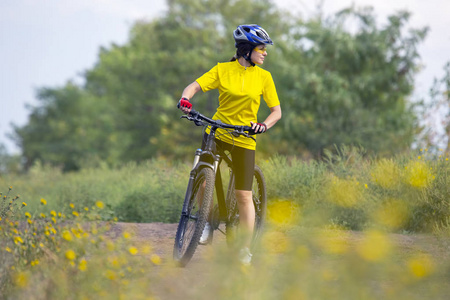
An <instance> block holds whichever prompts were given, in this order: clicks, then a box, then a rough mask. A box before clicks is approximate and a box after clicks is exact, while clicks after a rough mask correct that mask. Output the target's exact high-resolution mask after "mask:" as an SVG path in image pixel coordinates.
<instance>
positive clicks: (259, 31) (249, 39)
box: [233, 24, 273, 46]
mask: <svg viewBox="0 0 450 300" xmlns="http://www.w3.org/2000/svg"><path fill="white" fill-rule="evenodd" d="M233 36H234V40H235V42H236V43H235V46H237V45H238V44H240V43H250V44H252V45H254V46H257V45H261V44H264V45H273V42H272V40H271V39H270V37H269V34H268V33H267V32H266V31H265V30H264V28H262V27H261V26H259V25H256V24H250V25H239V26H238V27H237V28H236V30H235V31H234V32H233Z"/></svg>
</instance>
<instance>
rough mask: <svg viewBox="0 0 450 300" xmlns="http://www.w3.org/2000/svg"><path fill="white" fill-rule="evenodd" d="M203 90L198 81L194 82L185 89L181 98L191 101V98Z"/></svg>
mask: <svg viewBox="0 0 450 300" xmlns="http://www.w3.org/2000/svg"><path fill="white" fill-rule="evenodd" d="M201 90H202V88H201V87H200V84H198V82H197V81H194V82H193V83H191V84H190V85H188V86H187V87H186V88H185V89H184V91H183V93H182V94H181V98H183V97H186V98H188V99H189V100H191V98H192V97H194V95H195V94H196V93H197V92H199V91H201Z"/></svg>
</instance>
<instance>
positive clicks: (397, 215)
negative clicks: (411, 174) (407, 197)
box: [373, 199, 409, 229]
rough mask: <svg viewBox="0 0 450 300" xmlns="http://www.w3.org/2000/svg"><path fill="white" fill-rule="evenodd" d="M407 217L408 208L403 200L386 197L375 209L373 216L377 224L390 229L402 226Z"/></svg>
mask: <svg viewBox="0 0 450 300" xmlns="http://www.w3.org/2000/svg"><path fill="white" fill-rule="evenodd" d="M408 217H409V209H408V206H407V205H406V203H405V202H404V201H401V200H398V199H388V200H387V201H385V202H384V203H383V204H382V205H381V206H380V207H379V208H378V209H377V210H375V212H374V215H373V218H374V221H375V222H376V223H378V224H381V225H383V226H386V227H388V228H390V229H398V228H400V227H401V226H403V225H404V224H405V223H406V221H407V220H408Z"/></svg>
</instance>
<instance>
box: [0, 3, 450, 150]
mask: <svg viewBox="0 0 450 300" xmlns="http://www.w3.org/2000/svg"><path fill="white" fill-rule="evenodd" d="M273 2H274V3H276V4H277V5H279V6H281V7H283V8H288V9H289V10H291V11H297V12H298V13H300V14H301V15H302V16H304V17H306V18H307V17H308V16H311V15H312V14H313V13H315V12H316V8H317V5H318V4H320V3H321V5H322V8H323V11H324V12H325V14H331V13H334V12H336V11H338V10H340V9H342V8H345V7H348V6H350V5H352V4H354V5H355V6H357V7H358V6H368V5H369V6H373V7H374V12H375V14H376V15H377V21H378V23H379V24H380V25H382V24H383V23H386V16H388V15H390V14H392V13H394V12H395V11H398V10H408V11H410V12H411V13H412V17H411V19H410V22H409V23H408V26H409V27H412V28H421V27H424V26H428V27H430V32H429V34H428V37H427V38H426V40H425V41H424V42H423V43H422V44H421V45H420V47H419V53H420V55H421V57H422V64H423V69H422V70H421V72H420V73H419V74H418V75H417V76H416V91H415V93H414V95H413V96H412V97H415V98H420V97H426V93H427V91H428V89H429V88H430V87H431V84H432V82H433V79H434V78H435V77H437V78H440V77H442V75H443V66H444V64H445V63H446V62H447V61H450V31H449V30H448V25H450V22H449V21H448V12H450V1H448V0H427V1H424V0H376V1H373V0H274V1H273ZM166 9H167V7H166V2H165V0H0V144H4V145H5V146H6V148H7V150H8V151H9V152H10V153H19V152H20V149H19V148H17V147H16V146H15V145H14V143H13V142H12V141H11V140H10V139H9V138H8V137H7V134H8V133H12V131H13V127H12V125H11V124H15V125H18V126H23V125H25V124H26V123H27V121H28V115H29V110H28V109H27V106H30V105H31V106H35V105H37V103H38V102H37V100H36V98H35V95H36V90H37V89H38V88H42V87H62V86H63V85H64V84H65V83H66V82H67V81H69V80H71V81H74V82H76V83H82V82H83V77H82V75H83V72H84V71H86V70H88V69H91V68H92V67H93V66H94V65H95V63H96V61H97V56H98V53H99V49H100V47H102V46H103V47H109V46H110V45H111V43H115V44H119V45H121V44H124V43H126V42H127V39H128V32H129V30H130V28H131V26H132V24H133V23H134V22H135V21H136V20H142V19H145V20H151V19H153V18H155V17H158V16H162V15H163V14H164V13H165V12H166ZM249 23H250V22H249ZM266 30H268V31H269V34H270V30H269V29H267V28H266Z"/></svg>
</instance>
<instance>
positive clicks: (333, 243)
mask: <svg viewBox="0 0 450 300" xmlns="http://www.w3.org/2000/svg"><path fill="white" fill-rule="evenodd" d="M348 237H349V233H348V232H347V231H345V230H337V229H333V230H323V231H321V233H320V234H319V236H318V238H317V242H318V244H319V246H320V247H321V248H322V249H323V250H324V251H325V252H327V253H330V254H343V253H346V252H347V250H348V242H347V241H348V239H349V238H348Z"/></svg>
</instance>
